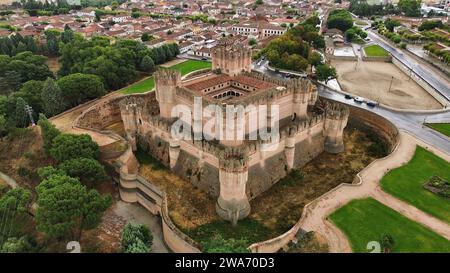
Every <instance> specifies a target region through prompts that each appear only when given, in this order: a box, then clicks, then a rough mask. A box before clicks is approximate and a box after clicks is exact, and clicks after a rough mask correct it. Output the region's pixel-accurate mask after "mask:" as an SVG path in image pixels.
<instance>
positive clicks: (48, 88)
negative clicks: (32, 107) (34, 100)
mask: <svg viewBox="0 0 450 273" xmlns="http://www.w3.org/2000/svg"><path fill="white" fill-rule="evenodd" d="M41 100H42V104H43V105H42V108H43V111H44V113H45V115H47V116H50V117H51V116H54V115H56V114H59V113H61V112H62V111H64V109H65V108H66V107H65V105H64V99H63V97H62V93H61V89H60V88H59V86H58V85H57V84H56V82H55V80H54V79H52V78H48V79H47V80H46V81H45V82H44V85H43V87H42V93H41Z"/></svg>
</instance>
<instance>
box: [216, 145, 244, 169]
mask: <svg viewBox="0 0 450 273" xmlns="http://www.w3.org/2000/svg"><path fill="white" fill-rule="evenodd" d="M218 157H219V166H220V168H221V169H223V170H224V171H226V172H242V171H246V170H247V168H248V149H247V148H246V147H245V146H244V147H226V148H225V149H222V150H220V152H219V154H218Z"/></svg>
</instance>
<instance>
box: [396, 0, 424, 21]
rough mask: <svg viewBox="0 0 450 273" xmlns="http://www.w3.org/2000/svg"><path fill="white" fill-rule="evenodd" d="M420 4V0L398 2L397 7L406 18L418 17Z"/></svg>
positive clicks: (401, 0) (400, 0)
mask: <svg viewBox="0 0 450 273" xmlns="http://www.w3.org/2000/svg"><path fill="white" fill-rule="evenodd" d="M421 3H422V0H399V1H398V3H397V6H398V8H399V9H400V11H401V12H403V13H405V15H406V16H408V17H418V16H420V6H421Z"/></svg>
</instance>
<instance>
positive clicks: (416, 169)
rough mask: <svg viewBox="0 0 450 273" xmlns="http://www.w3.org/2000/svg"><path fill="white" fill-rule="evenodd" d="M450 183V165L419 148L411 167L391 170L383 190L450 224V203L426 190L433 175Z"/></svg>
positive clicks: (409, 165)
mask: <svg viewBox="0 0 450 273" xmlns="http://www.w3.org/2000/svg"><path fill="white" fill-rule="evenodd" d="M433 175H437V176H440V177H441V178H443V179H445V180H447V181H449V180H450V163H449V162H447V161H445V160H443V159H442V158H440V157H438V156H436V155H434V154H433V153H431V152H429V151H427V150H425V149H424V148H422V147H419V146H417V148H416V152H415V154H414V156H413V158H412V159H411V161H410V162H408V164H406V165H404V166H402V167H400V168H397V169H394V170H391V171H390V172H388V173H387V174H386V175H385V176H384V177H383V178H382V179H381V188H382V189H383V190H384V191H386V192H388V193H390V194H392V195H393V196H395V197H397V198H399V199H402V200H403V201H405V202H408V203H410V204H411V205H413V206H415V207H417V208H418V209H420V210H422V211H424V212H427V213H429V214H431V215H433V216H435V217H436V218H439V219H441V220H443V221H445V222H447V223H450V200H448V199H445V198H444V197H440V196H438V195H437V194H434V193H432V192H430V191H428V190H426V189H424V188H423V185H424V184H425V183H426V182H427V181H428V180H429V179H430V178H431V177H432V176H433Z"/></svg>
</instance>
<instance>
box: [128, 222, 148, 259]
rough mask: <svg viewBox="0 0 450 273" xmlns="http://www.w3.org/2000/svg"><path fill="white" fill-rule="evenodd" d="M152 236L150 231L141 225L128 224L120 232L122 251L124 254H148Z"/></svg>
mask: <svg viewBox="0 0 450 273" xmlns="http://www.w3.org/2000/svg"><path fill="white" fill-rule="evenodd" d="M152 242H153V236H152V233H151V232H150V229H149V228H148V227H147V226H145V225H142V224H132V223H128V224H127V225H126V226H125V228H124V229H123V230H122V251H123V252H126V253H147V252H150V250H151V247H152Z"/></svg>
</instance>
